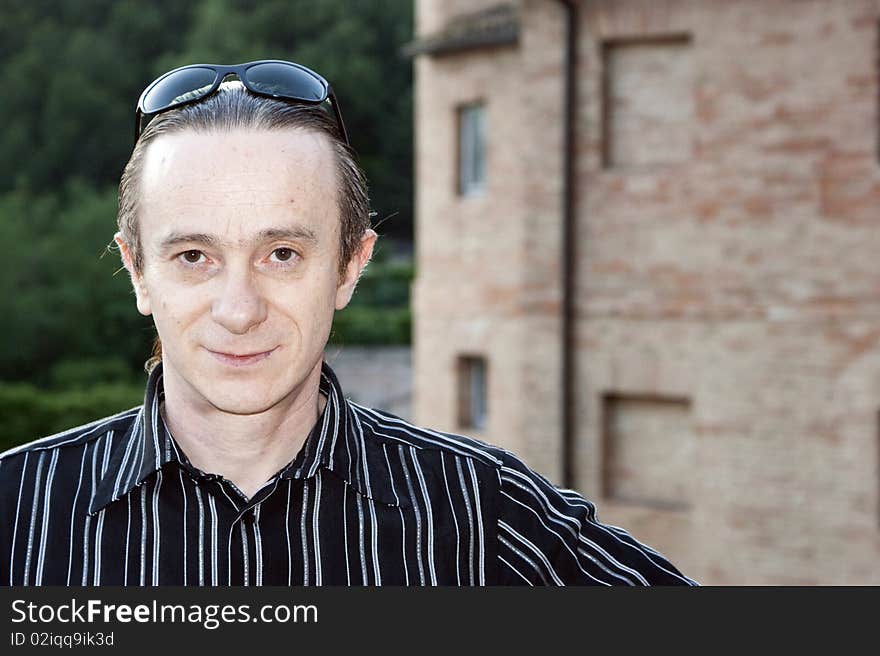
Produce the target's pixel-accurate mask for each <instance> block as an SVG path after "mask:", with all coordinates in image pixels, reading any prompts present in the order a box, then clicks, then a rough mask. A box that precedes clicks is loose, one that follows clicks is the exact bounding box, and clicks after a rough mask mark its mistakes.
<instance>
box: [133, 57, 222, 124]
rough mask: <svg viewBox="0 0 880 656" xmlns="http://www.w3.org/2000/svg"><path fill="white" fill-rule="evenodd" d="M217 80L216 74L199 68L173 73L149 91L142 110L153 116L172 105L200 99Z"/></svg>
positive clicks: (207, 69)
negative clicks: (154, 113)
mask: <svg viewBox="0 0 880 656" xmlns="http://www.w3.org/2000/svg"><path fill="white" fill-rule="evenodd" d="M216 78H217V73H216V72H214V71H213V70H211V69H210V68H201V67H198V66H196V67H193V68H185V69H183V70H181V71H177V72H175V73H171V74H170V75H168V76H166V77H164V78H162V79H161V80H160V81H159V82H158V83H157V84H156V86H154V87H153V88H152V89H150V90H149V92H148V93H147V95H146V96H145V97H144V99H143V102H142V110H143V111H144V113H146V114H151V113H153V112H158V111H159V110H162V109H166V108H168V107H170V106H171V105H176V104H177V103H181V102H184V101H186V100H192V99H193V98H199V97H200V96H203V95H205V93H207V91H208V90H209V89H210V88H211V86H212V85H213V84H214V80H215V79H216Z"/></svg>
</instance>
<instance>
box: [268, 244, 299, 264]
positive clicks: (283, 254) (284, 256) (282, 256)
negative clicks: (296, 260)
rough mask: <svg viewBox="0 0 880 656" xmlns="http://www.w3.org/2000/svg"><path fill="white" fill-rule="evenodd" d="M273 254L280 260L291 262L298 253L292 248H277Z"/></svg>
mask: <svg viewBox="0 0 880 656" xmlns="http://www.w3.org/2000/svg"><path fill="white" fill-rule="evenodd" d="M272 254H273V255H274V256H275V257H276V258H277V260H278V261H279V262H289V261H290V260H292V259H293V257H294V256H295V255H296V253H295V252H294V250H293V249H292V248H283V247H282V248H276V249H275V250H274V251H272Z"/></svg>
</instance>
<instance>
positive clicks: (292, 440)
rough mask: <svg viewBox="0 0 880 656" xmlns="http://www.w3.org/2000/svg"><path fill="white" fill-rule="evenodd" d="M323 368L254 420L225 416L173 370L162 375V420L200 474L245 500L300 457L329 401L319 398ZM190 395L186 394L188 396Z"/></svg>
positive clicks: (319, 368) (254, 416) (317, 369)
mask: <svg viewBox="0 0 880 656" xmlns="http://www.w3.org/2000/svg"><path fill="white" fill-rule="evenodd" d="M320 376H321V363H320V362H318V364H317V366H316V367H315V368H314V369H313V370H312V371H311V372H310V373H309V374H308V376H307V377H306V379H305V380H304V381H303V382H302V383H301V384H300V385H299V386H298V387H297V388H296V389H294V390H293V391H292V392H291V394H289V395H288V396H287V397H285V398H284V399H283V400H281V401H279V402H278V403H276V404H275V405H273V406H272V407H271V408H269V409H267V410H265V411H263V412H259V413H256V414H248V415H240V414H233V413H229V412H225V411H223V410H221V409H220V408H217V407H216V406H214V405H213V404H211V403H210V402H209V401H207V400H206V399H204V398H203V397H202V398H194V397H197V396H198V395H194V394H193V392H194V390H192V388H191V387H190V386H189V385H188V383H186V381H184V380H183V379H181V378H180V377H179V376H178V375H176V374H175V372H174V371H173V370H171V369H165V370H164V371H163V383H164V387H165V403H164V404H163V417H164V419H165V424H166V426H167V427H168V430H170V431H171V434H172V435H174V439H175V440H176V441H177V443H178V445H179V446H180V447H181V449H182V450H183V452H184V453H185V454H186V456H187V458H189V460H190V462H191V463H192V464H193V465H194V466H195V467H197V468H198V469H200V470H202V471H204V472H206V473H212V474H219V475H221V476H223V477H224V478H226V479H227V480H229V481H231V482H232V483H234V484H235V485H236V487H238V489H239V490H241V491H242V493H244V495H245V496H247V497H248V498H250V497H252V496H253V495H254V494H255V493H256V492H257V491H258V490H259V489H260V488H261V487H263V485H264V484H265V483H266V481H268V480H269V479H270V478H271V477H272V476H273V475H274V474H276V473H277V472H278V471H280V470H281V469H282V468H283V467H284V466H285V465H287V464H289V463H290V462H291V461H292V460H293V459H294V458H295V457H296V455H297V454H298V453H299V451H300V449H301V448H302V446H303V444H304V443H305V441H306V438H307V437H308V436H309V433H310V432H311V430H312V428H313V427H314V425H315V423H316V422H317V421H318V417H319V416H320V414H321V413H322V412H323V410H324V406H325V405H326V403H327V399H326V398H325V397H324V396H323V395H321V394H320V393H319V382H320ZM188 392H189V393H188Z"/></svg>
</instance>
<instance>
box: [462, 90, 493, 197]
mask: <svg viewBox="0 0 880 656" xmlns="http://www.w3.org/2000/svg"><path fill="white" fill-rule="evenodd" d="M485 115H486V112H485V108H484V107H483V105H482V104H481V103H478V104H472V105H464V106H463V107H460V108H459V110H458V193H460V194H461V195H462V196H473V195H475V194H480V193H482V192H483V190H484V189H485V186H486V118H485Z"/></svg>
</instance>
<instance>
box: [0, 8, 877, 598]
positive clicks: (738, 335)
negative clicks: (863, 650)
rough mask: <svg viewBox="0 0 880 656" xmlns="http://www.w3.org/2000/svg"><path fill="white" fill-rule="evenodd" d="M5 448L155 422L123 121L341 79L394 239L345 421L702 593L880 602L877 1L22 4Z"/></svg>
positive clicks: (2, 394)
mask: <svg viewBox="0 0 880 656" xmlns="http://www.w3.org/2000/svg"><path fill="white" fill-rule="evenodd" d="M0 13H2V20H0V49H2V58H0V81H2V87H0V88H2V89H3V93H2V100H0V124H2V125H3V126H4V129H3V130H2V131H0V244H2V246H3V248H4V256H3V257H2V258H0V267H2V273H0V286H2V287H3V288H2V290H0V316H2V317H3V321H4V323H3V326H4V328H3V330H4V336H5V339H3V340H2V342H0V381H2V382H0V446H3V447H6V446H11V445H13V444H17V443H19V442H22V441H26V440H30V439H33V438H35V437H37V436H40V435H46V434H49V433H51V432H55V431H58V430H62V429H64V428H68V427H70V426H73V425H76V424H78V423H84V422H86V421H89V420H91V419H94V418H96V417H100V416H104V415H108V414H112V413H115V412H117V411H119V410H122V409H125V408H129V407H132V406H134V405H137V404H138V403H139V402H140V400H141V397H142V394H143V384H144V381H145V374H144V372H143V363H144V361H145V360H146V358H147V357H148V355H149V350H150V345H151V341H152V336H153V329H152V325H151V323H150V321H149V320H148V319H145V318H143V317H141V316H140V315H139V314H138V313H137V311H136V309H135V306H134V298H133V295H132V294H131V292H130V284H129V281H128V278H127V275H126V274H125V272H124V271H119V269H120V264H119V260H118V256H117V254H116V253H115V252H106V246H107V244H108V243H110V241H111V239H112V235H113V232H114V231H115V213H116V185H117V184H118V179H119V175H120V173H121V170H122V167H123V166H124V164H125V161H126V159H127V156H128V154H129V153H130V150H131V132H132V122H133V113H134V103H135V101H136V99H137V97H138V95H139V93H140V91H141V89H142V88H143V87H144V86H145V85H146V84H147V83H149V82H150V81H151V80H152V79H153V78H154V77H156V76H157V75H159V74H161V73H162V72H164V71H166V70H168V69H170V68H173V67H175V66H178V65H182V64H186V63H193V62H215V63H237V62H242V61H249V60H251V59H260V58H280V59H292V60H294V61H298V62H300V63H302V64H305V65H307V66H310V67H312V68H314V69H315V70H317V71H319V72H320V73H322V74H323V75H324V76H325V77H326V78H327V79H328V80H330V82H331V83H332V84H333V86H334V89H335V90H336V92H337V95H338V97H339V99H340V102H341V103H342V106H343V109H344V114H345V118H346V123H347V124H348V126H349V129H350V132H351V134H352V141H353V145H354V147H355V149H356V150H357V151H358V153H359V155H360V158H361V162H362V164H363V166H364V168H365V169H366V173H367V177H368V179H369V182H370V189H371V196H372V204H373V208H374V210H375V211H376V212H377V215H376V217H375V221H374V223H375V224H377V225H378V232H379V233H380V235H381V239H380V243H381V247H380V248H379V249H378V250H377V253H376V257H375V260H374V262H373V263H372V264H371V265H370V266H369V267H368V269H367V272H366V273H365V275H364V278H363V279H362V281H361V283H360V285H359V287H358V291H357V293H356V295H355V301H354V302H353V304H352V305H351V306H350V307H349V308H347V309H345V310H344V311H342V312H340V313H338V314H337V317H336V321H335V323H334V329H333V334H332V336H331V342H330V344H329V345H328V348H327V360H328V361H329V362H330V363H331V365H332V366H333V367H334V369H336V371H337V373H338V374H339V376H340V379H341V381H342V384H343V387H344V388H345V390H346V392H347V393H348V395H349V396H351V397H352V398H353V399H355V400H357V401H360V402H363V403H367V404H370V405H373V406H376V407H381V408H384V409H387V410H390V411H391V412H395V413H397V414H399V415H400V416H402V417H404V418H406V419H410V420H412V421H414V422H416V423H418V424H421V425H425V426H430V427H434V428H437V429H440V430H446V431H450V432H456V433H461V434H467V435H471V436H474V437H477V438H480V439H484V440H486V441H489V442H492V443H494V444H498V445H501V446H504V447H506V448H508V449H510V450H512V451H514V452H515V453H517V454H519V455H520V456H522V457H523V458H524V459H525V460H526V461H527V462H528V463H529V464H530V465H531V466H532V467H534V468H535V469H537V470H538V471H540V472H541V473H543V474H544V475H545V476H547V477H548V478H549V479H550V480H552V481H553V482H554V483H557V484H559V485H565V486H568V487H573V488H575V489H577V490H579V491H580V492H582V493H583V494H585V495H586V496H587V497H588V498H590V499H591V500H593V501H595V502H596V504H597V506H598V509H599V519H600V520H601V521H604V522H607V523H612V524H615V525H619V526H623V527H625V528H626V529H627V530H629V531H630V532H631V533H633V534H634V535H635V536H636V537H637V538H638V539H640V540H642V541H643V542H646V543H647V544H649V545H651V546H653V547H654V548H656V549H658V550H659V551H662V552H663V553H664V554H666V555H667V556H668V557H669V558H670V559H671V560H672V561H673V562H674V563H676V564H677V565H678V566H679V567H680V569H682V571H684V572H685V573H687V574H688V575H689V576H691V577H693V578H696V579H697V580H699V581H700V582H702V583H704V584H721V585H725V584H771V585H802V584H856V585H859V584H875V585H876V584H880V448H878V446H880V255H878V253H880V232H878V227H880V216H878V207H880V205H878V203H880V167H878V162H880V138H878V124H880V113H878V98H880V83H878V79H880V65H878V62H880V46H878V43H880V40H878V34H880V0H777V1H776V2H766V1H765V0H705V1H696V0H664V1H662V2H658V1H656V0H579V1H578V0H574V1H572V2H561V1H556V0H513V1H509V2H498V1H497V0H467V1H465V0H406V1H405V0H396V1H391V0H389V1H385V2H382V1H379V0H362V1H347V2H342V1H341V0H321V1H320V2H303V1H296V0H283V1H282V0H270V1H265V0H263V1H260V2H254V1H244V0H202V1H200V2H190V3H180V2H168V1H162V2H155V1H154V2H150V3H146V2H137V3H136V2H125V1H116V2H111V1H110V0H90V1H79V2H74V1H73V0H69V1H62V0H58V1H55V2H49V1H48V0H44V1H30V2H25V1H24V0H4V2H3V3H2V5H0Z"/></svg>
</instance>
